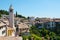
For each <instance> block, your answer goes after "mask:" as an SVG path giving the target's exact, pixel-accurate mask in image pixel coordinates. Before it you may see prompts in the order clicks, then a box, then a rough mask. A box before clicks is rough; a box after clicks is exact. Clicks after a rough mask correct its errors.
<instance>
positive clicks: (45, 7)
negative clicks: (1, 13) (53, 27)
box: [0, 0, 60, 18]
mask: <svg viewBox="0 0 60 40" xmlns="http://www.w3.org/2000/svg"><path fill="white" fill-rule="evenodd" d="M11 4H12V5H13V8H14V13H15V12H16V11H17V12H18V14H21V15H23V16H26V17H27V16H33V17H47V18H49V17H50V18H60V0H0V9H2V10H7V11H9V6H10V5H11Z"/></svg>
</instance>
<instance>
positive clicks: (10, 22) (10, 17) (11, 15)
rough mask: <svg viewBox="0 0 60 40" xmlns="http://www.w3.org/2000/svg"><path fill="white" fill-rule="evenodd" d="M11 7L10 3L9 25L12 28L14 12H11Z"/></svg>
mask: <svg viewBox="0 0 60 40" xmlns="http://www.w3.org/2000/svg"><path fill="white" fill-rule="evenodd" d="M13 10H14V9H13V7H12V5H10V8H9V26H10V27H11V28H14V14H13Z"/></svg>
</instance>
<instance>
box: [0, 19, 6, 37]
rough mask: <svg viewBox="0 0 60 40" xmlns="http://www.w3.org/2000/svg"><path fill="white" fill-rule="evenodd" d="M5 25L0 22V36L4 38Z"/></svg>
mask: <svg viewBox="0 0 60 40" xmlns="http://www.w3.org/2000/svg"><path fill="white" fill-rule="evenodd" d="M6 27H7V26H6V24H5V23H3V22H2V21H1V20H0V36H6Z"/></svg>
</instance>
